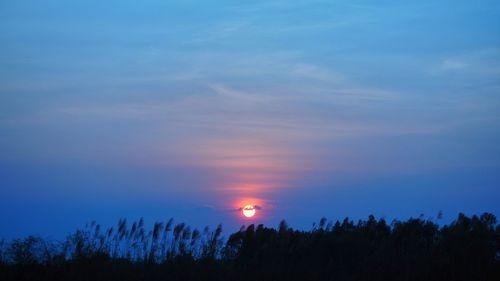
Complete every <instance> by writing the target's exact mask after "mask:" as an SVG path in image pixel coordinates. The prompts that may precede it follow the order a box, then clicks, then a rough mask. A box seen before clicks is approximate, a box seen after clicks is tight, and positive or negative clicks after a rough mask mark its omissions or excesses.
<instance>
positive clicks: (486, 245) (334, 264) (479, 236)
mask: <svg viewBox="0 0 500 281" xmlns="http://www.w3.org/2000/svg"><path fill="white" fill-rule="evenodd" d="M221 235H222V227H221V226H220V225H219V226H218V227H217V228H216V229H215V230H213V231H211V230H210V229H209V228H205V229H204V230H203V231H199V230H197V229H193V230H191V228H190V227H189V226H186V225H185V224H182V223H181V224H177V225H174V224H173V220H172V219H171V220H169V221H167V222H165V223H163V222H157V223H155V224H154V226H153V229H152V230H151V231H146V230H145V228H144V222H143V220H142V219H141V220H139V221H137V222H133V223H132V225H131V226H130V227H129V226H128V224H127V222H126V220H120V221H119V223H118V225H117V227H116V229H115V228H109V229H106V230H104V231H103V230H102V229H101V226H100V225H99V224H96V223H91V224H90V225H89V226H88V227H87V228H86V229H84V230H77V231H76V232H75V233H73V234H71V235H69V236H68V238H67V239H66V240H65V241H63V242H61V243H54V242H50V241H46V240H44V239H42V238H40V237H34V236H30V237H27V238H25V239H16V240H14V241H11V242H10V243H5V242H4V241H3V240H0V280H54V281H55V280H74V281H78V280H252V281H254V280H474V281H481V280H500V225H498V224H497V222H496V218H495V216H494V215H492V214H488V213H485V214H483V215H481V216H479V217H478V216H472V217H467V216H465V215H464V214H459V216H458V218H457V219H456V220H455V221H453V222H452V223H450V224H449V225H445V226H442V227H439V226H438V225H437V224H436V223H434V222H432V221H430V220H423V219H409V220H407V221H393V222H392V223H391V224H388V223H387V222H386V221H385V220H384V219H379V220H377V219H375V218H374V217H373V216H369V217H368V219H367V220H361V221H358V222H357V223H354V222H353V221H351V220H349V219H347V218H346V219H344V220H343V221H337V222H335V223H331V222H327V220H326V219H325V218H322V219H321V220H320V221H319V223H318V224H315V225H314V227H313V229H312V230H310V231H298V230H293V229H291V228H289V227H288V225H287V224H286V222H285V221H282V222H281V223H280V225H279V227H278V229H274V228H267V227H264V226H263V225H258V226H255V225H249V226H248V227H246V228H242V229H241V230H240V231H239V232H236V233H234V234H232V235H230V237H229V238H228V239H227V240H226V241H225V242H224V239H223V238H222V237H221Z"/></svg>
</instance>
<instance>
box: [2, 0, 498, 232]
mask: <svg viewBox="0 0 500 281" xmlns="http://www.w3.org/2000/svg"><path fill="white" fill-rule="evenodd" d="M498 202H500V2H499V1H496V0H495V1H489V0H479V1H461V0H443V1H433V0H432V1H431V0H422V1H356V0H329V1H322V0H318V1H311V0H309V1H299V0H296V1H289V0H288V1H285V0H283V1H281V0H276V1H272V0H269V1H258V0H254V1H189V0H185V1H173V0H172V1H164V0H161V1H160V0H144V1H130V0H120V1H118V0H109V1H98V0H85V1H82V0H75V1H53V0H45V1H38V0H1V1H0V237H3V238H8V239H9V238H13V237H20V236H25V235H28V234H39V235H44V236H50V237H63V236H64V235H66V234H67V233H68V232H70V231H72V230H75V229H76V228H78V227H82V226H84V224H85V223H86V222H89V221H92V220H96V221H98V222H100V223H102V224H104V225H113V224H115V223H116V222H117V221H118V219H119V218H127V219H129V220H136V219H139V218H140V217H144V218H145V219H146V221H147V222H150V223H151V222H153V221H157V220H162V221H163V220H167V219H168V218H170V217H174V219H175V221H177V222H186V223H188V224H190V225H192V226H199V227H201V226H204V225H210V226H213V227H215V225H216V224H218V223H222V224H223V227H224V229H225V231H227V232H233V231H236V230H238V229H239V227H240V226H241V225H248V224H250V223H264V224H266V225H269V226H276V225H277V224H278V223H279V221H280V220H282V219H286V220H287V222H288V223H289V225H290V226H292V227H295V228H299V229H305V230H308V229H310V228H311V225H312V223H313V222H315V221H318V220H319V219H320V218H321V217H323V216H324V217H326V218H328V219H331V220H336V219H343V218H344V217H346V216H348V217H350V218H353V219H360V218H366V217H367V216H368V215H369V214H373V215H375V216H376V217H377V218H381V217H383V218H386V219H387V220H389V221H391V220H392V219H407V218H409V217H423V218H430V219H433V220H436V221H437V214H438V212H440V211H442V212H443V219H442V220H444V221H449V220H452V219H453V218H455V217H456V215H457V214H458V212H464V213H466V214H480V213H482V212H491V213H494V214H496V215H497V216H498V215H500V204H498ZM246 204H251V205H256V206H258V210H257V214H256V216H255V217H254V218H252V219H245V218H244V217H243V216H242V215H241V212H240V211H239V210H238V209H239V208H241V207H242V206H244V205H246Z"/></svg>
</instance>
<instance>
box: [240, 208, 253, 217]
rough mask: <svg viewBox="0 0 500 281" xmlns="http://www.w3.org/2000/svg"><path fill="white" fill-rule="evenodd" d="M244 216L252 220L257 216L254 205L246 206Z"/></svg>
mask: <svg viewBox="0 0 500 281" xmlns="http://www.w3.org/2000/svg"><path fill="white" fill-rule="evenodd" d="M242 211H243V215H244V216H245V217H247V218H251V217H253V216H255V207H254V206H252V205H246V206H245V207H243V210H242Z"/></svg>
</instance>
